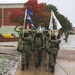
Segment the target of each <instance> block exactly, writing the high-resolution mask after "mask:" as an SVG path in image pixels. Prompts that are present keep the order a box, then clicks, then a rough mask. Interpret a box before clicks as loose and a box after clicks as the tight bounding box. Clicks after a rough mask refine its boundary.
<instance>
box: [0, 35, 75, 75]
mask: <svg viewBox="0 0 75 75" xmlns="http://www.w3.org/2000/svg"><path fill="white" fill-rule="evenodd" d="M74 38H75V35H70V36H69V38H68V42H67V43H65V41H64V40H63V37H62V38H61V40H62V42H61V44H60V50H59V52H58V56H57V60H56V65H55V71H54V74H53V73H51V72H50V70H47V68H46V67H39V68H38V69H36V68H35V67H34V66H31V67H29V69H27V70H25V71H24V72H23V71H21V63H20V64H19V66H18V68H17V70H16V72H15V74H14V75H75V39H74ZM16 48H17V42H0V53H1V52H2V53H9V54H16V55H20V53H19V52H17V51H16ZM20 62H21V61H20Z"/></svg>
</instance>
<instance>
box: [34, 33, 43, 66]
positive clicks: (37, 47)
mask: <svg viewBox="0 0 75 75" xmlns="http://www.w3.org/2000/svg"><path fill="white" fill-rule="evenodd" d="M42 37H43V36H42V33H39V32H36V34H35V35H34V60H35V66H36V67H38V66H40V64H41V60H42V47H43V38H42Z"/></svg>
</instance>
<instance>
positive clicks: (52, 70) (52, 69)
mask: <svg viewBox="0 0 75 75" xmlns="http://www.w3.org/2000/svg"><path fill="white" fill-rule="evenodd" d="M51 72H52V73H53V72H54V65H53V66H51Z"/></svg>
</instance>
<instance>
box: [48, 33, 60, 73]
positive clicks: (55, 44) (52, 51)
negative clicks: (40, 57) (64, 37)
mask: <svg viewBox="0 0 75 75" xmlns="http://www.w3.org/2000/svg"><path fill="white" fill-rule="evenodd" d="M49 43H50V44H49V47H48V54H49V68H51V71H52V72H54V66H55V62H56V57H57V54H58V50H59V40H58V39H56V36H55V35H54V34H51V40H50V41H49Z"/></svg>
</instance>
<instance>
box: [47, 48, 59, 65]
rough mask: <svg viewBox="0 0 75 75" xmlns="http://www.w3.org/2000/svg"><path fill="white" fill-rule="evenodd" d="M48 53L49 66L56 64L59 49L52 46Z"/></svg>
mask: <svg viewBox="0 0 75 75" xmlns="http://www.w3.org/2000/svg"><path fill="white" fill-rule="evenodd" d="M48 54H49V66H53V65H55V63H56V58H57V54H58V49H57V48H50V53H48Z"/></svg>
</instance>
